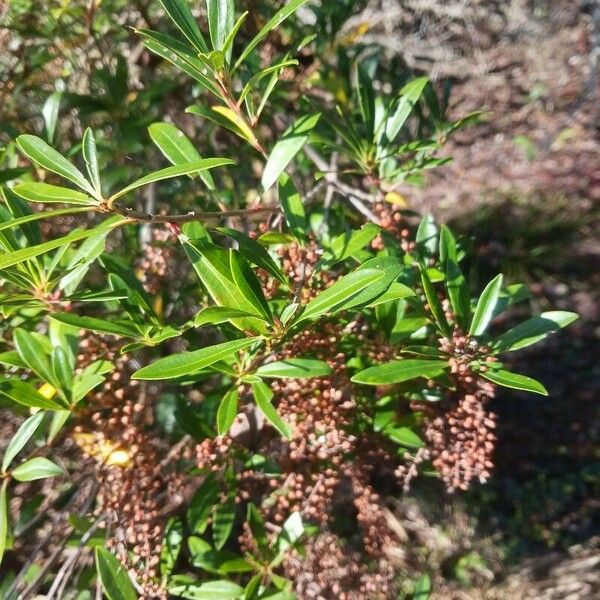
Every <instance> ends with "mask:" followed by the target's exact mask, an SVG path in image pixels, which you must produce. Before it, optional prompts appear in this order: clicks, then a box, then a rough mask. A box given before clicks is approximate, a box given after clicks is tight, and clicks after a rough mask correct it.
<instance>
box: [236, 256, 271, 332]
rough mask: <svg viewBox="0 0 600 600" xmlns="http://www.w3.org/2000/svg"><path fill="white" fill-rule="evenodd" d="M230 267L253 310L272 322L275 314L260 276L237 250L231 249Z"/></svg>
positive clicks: (237, 284) (240, 290)
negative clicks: (270, 306) (264, 291)
mask: <svg viewBox="0 0 600 600" xmlns="http://www.w3.org/2000/svg"><path fill="white" fill-rule="evenodd" d="M229 267H230V269H231V274H232V275H233V281H234V283H235V285H236V287H237V289H238V290H239V292H240V294H241V295H242V296H243V297H244V298H245V299H246V301H247V302H248V304H250V305H251V306H252V308H253V309H254V311H253V312H255V313H256V314H258V315H260V316H261V317H262V318H263V319H265V320H266V321H268V322H272V321H273V315H272V314H271V309H270V308H269V304H268V303H267V299H266V298H265V295H264V293H263V291H262V288H261V285H260V282H259V280H258V277H257V276H256V275H255V274H254V271H252V269H251V268H250V266H249V265H248V263H247V262H246V260H245V259H244V257H243V256H242V255H241V253H240V252H238V251H237V250H233V249H232V250H229Z"/></svg>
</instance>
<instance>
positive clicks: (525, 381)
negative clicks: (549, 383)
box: [479, 369, 548, 396]
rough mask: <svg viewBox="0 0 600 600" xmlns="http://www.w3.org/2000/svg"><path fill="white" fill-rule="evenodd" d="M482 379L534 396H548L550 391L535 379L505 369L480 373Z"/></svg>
mask: <svg viewBox="0 0 600 600" xmlns="http://www.w3.org/2000/svg"><path fill="white" fill-rule="evenodd" d="M479 374H480V375H481V376H482V377H485V378H486V379H488V380H489V381H491V382H492V383H496V384H498V385H501V386H503V387H507V388H513V389H515V390H524V391H525V392H533V393H534V394H541V395H542V396H547V395H548V391H547V390H546V388H545V387H544V386H543V385H542V384H541V383H540V382H539V381H536V380H535V379H532V378H531V377H527V376H526V375H520V374H519V373H512V372H511V371H506V370H504V369H498V370H495V371H491V370H490V371H485V372H483V371H482V372H480V373H479Z"/></svg>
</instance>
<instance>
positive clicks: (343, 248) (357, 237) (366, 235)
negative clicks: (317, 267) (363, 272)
mask: <svg viewBox="0 0 600 600" xmlns="http://www.w3.org/2000/svg"><path fill="white" fill-rule="evenodd" d="M380 230H381V228H380V227H379V226H378V225H375V223H366V224H365V225H363V226H362V227H361V228H360V229H358V230H356V231H350V232H345V233H342V234H340V235H338V236H337V237H336V238H335V239H334V240H333V242H332V243H331V246H330V248H329V252H330V253H331V255H332V257H331V260H329V257H327V258H328V263H329V265H330V266H331V265H333V264H336V263H338V262H340V261H342V260H345V259H346V258H349V257H350V256H352V255H354V254H356V253H357V252H358V251H359V250H362V249H363V248H364V247H365V246H366V245H367V244H368V243H369V242H371V240H373V239H374V238H375V236H376V235H377V234H378V233H379V231H380Z"/></svg>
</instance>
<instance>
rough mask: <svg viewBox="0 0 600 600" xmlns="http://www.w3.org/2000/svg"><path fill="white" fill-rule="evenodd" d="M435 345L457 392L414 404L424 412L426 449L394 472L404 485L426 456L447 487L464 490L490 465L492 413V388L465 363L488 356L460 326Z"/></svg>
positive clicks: (484, 476)
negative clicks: (445, 356)
mask: <svg viewBox="0 0 600 600" xmlns="http://www.w3.org/2000/svg"><path fill="white" fill-rule="evenodd" d="M441 349H442V350H443V351H444V352H447V353H449V354H451V358H450V361H449V362H450V364H451V373H452V376H453V378H454V380H455V382H456V389H457V391H456V393H454V394H452V395H450V396H449V397H448V398H445V399H444V400H442V401H441V402H439V403H427V404H424V403H417V404H416V405H415V406H414V408H415V409H417V410H420V411H422V412H423V413H424V414H425V419H426V420H425V428H424V433H425V439H426V441H427V447H426V448H424V449H422V450H421V451H419V452H418V453H417V455H416V456H415V458H414V461H413V463H412V464H411V465H409V466H403V467H400V468H399V469H398V471H397V473H398V475H399V476H401V477H403V478H404V481H405V485H408V483H409V482H410V479H411V478H412V477H413V476H414V475H415V474H416V471H417V466H418V464H419V463H420V462H422V461H423V460H431V462H432V464H433V466H434V468H435V469H436V470H437V471H438V473H439V474H440V476H441V478H442V480H443V481H444V483H445V484H446V487H447V489H448V491H449V492H453V491H455V490H457V489H458V490H466V489H468V487H469V486H470V484H471V481H472V480H473V479H477V480H479V481H480V482H481V483H485V481H486V480H487V479H488V478H489V477H490V474H491V469H492V468H493V462H492V454H493V451H494V447H495V440H496V436H495V434H494V429H495V428H496V415H495V414H494V413H493V412H491V411H490V410H489V409H488V408H487V405H488V404H489V403H490V401H491V400H492V399H493V398H494V395H495V386H494V385H493V384H492V383H490V382H489V381H487V380H485V379H483V378H481V377H480V376H478V375H477V374H475V373H473V372H472V370H471V369H470V367H469V364H470V363H471V361H473V360H474V359H476V358H478V359H479V360H485V361H487V362H491V361H493V360H494V358H493V357H492V356H490V355H489V349H488V348H486V347H485V346H483V347H482V346H480V345H479V344H478V342H477V341H476V340H474V339H471V338H469V337H467V336H465V335H464V334H463V333H462V332H461V331H460V330H456V331H455V332H454V334H453V336H452V338H451V339H444V340H442V341H441Z"/></svg>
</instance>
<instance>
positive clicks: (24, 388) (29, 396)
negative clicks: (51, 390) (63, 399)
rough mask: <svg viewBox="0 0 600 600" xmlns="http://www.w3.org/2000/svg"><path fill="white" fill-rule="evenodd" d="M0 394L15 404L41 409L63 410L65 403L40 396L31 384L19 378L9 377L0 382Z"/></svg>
mask: <svg viewBox="0 0 600 600" xmlns="http://www.w3.org/2000/svg"><path fill="white" fill-rule="evenodd" d="M0 394H1V395H3V396H6V397H7V398H9V399H10V400H12V401H13V402H16V403H17V404H22V405H23V406H31V407H33V408H41V409H42V410H64V409H65V408H67V406H66V405H65V404H61V403H59V402H57V401H56V400H50V399H48V398H46V397H45V396H42V394H40V393H39V392H38V391H37V390H36V389H35V388H34V387H33V386H32V385H30V384H29V383H27V382H25V381H21V380H19V379H9V380H8V381H3V382H1V383H0Z"/></svg>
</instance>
